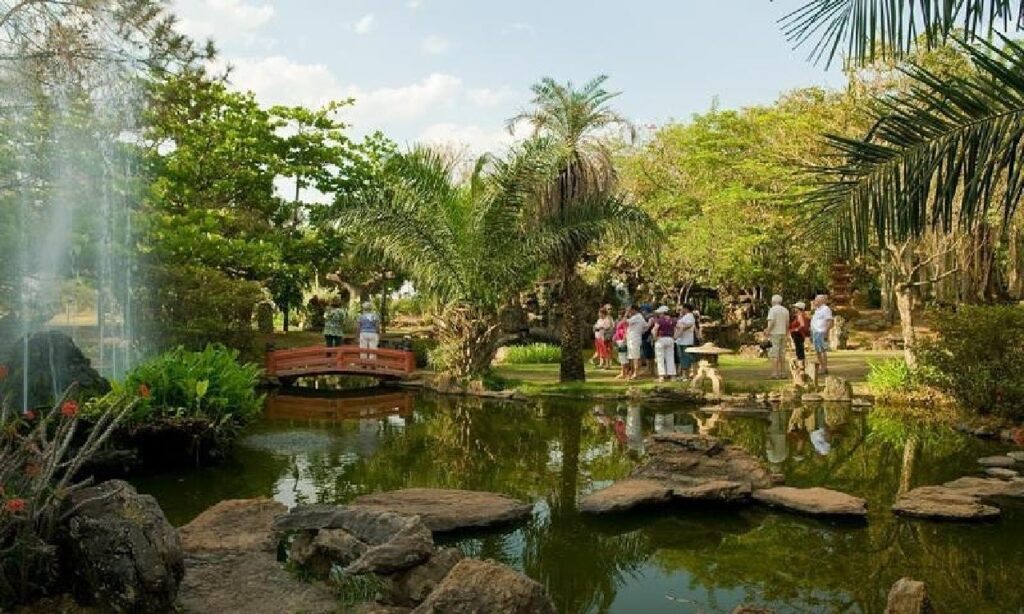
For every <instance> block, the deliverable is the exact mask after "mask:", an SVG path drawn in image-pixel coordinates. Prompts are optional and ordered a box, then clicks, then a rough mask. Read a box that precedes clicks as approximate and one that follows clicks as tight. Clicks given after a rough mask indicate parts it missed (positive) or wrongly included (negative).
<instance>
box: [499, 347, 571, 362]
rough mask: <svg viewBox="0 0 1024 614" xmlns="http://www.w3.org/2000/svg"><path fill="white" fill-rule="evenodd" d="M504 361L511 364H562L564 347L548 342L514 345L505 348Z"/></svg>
mask: <svg viewBox="0 0 1024 614" xmlns="http://www.w3.org/2000/svg"><path fill="white" fill-rule="evenodd" d="M504 361H505V363H506V364H510V365H547V364H560V363H561V362H562V348H560V347H558V346H557V345H551V344H548V343H531V344H530V345H512V346H509V347H507V348H505V358H504Z"/></svg>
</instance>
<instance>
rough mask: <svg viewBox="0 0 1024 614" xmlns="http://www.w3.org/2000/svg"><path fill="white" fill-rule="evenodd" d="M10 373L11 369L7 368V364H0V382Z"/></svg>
mask: <svg viewBox="0 0 1024 614" xmlns="http://www.w3.org/2000/svg"><path fill="white" fill-rule="evenodd" d="M10 374H11V370H10V369H8V368H7V365H0V382H2V381H4V380H5V379H7V376H8V375H10Z"/></svg>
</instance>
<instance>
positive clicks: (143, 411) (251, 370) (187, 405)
mask: <svg viewBox="0 0 1024 614" xmlns="http://www.w3.org/2000/svg"><path fill="white" fill-rule="evenodd" d="M260 371H261V370H260V368H259V367H258V366H256V365H253V364H248V363H246V364H243V363H240V362H239V361H238V352H237V351H235V350H229V349H227V348H225V347H224V346H222V345H208V346H207V347H206V348H205V349H204V350H203V351H201V352H190V351H188V350H186V349H185V348H183V347H178V348H175V349H173V350H171V351H169V352H165V353H163V354H160V355H159V356H156V357H154V358H152V359H150V360H148V361H146V362H145V363H143V364H141V365H139V366H138V367H136V368H135V369H133V370H132V371H131V372H130V373H129V374H128V376H127V378H126V379H125V382H124V384H123V385H122V386H121V388H122V389H123V390H127V391H136V392H138V393H139V395H140V396H141V397H142V400H141V401H140V402H139V403H138V404H137V405H136V406H135V407H134V409H133V411H132V412H131V413H129V415H128V416H127V419H126V425H127V426H128V427H139V426H146V425H152V424H154V423H161V422H173V421H197V422H200V423H204V424H206V425H208V426H209V428H211V429H213V431H214V434H215V436H216V438H217V439H218V440H219V441H220V442H221V443H225V442H227V441H230V440H231V439H233V438H234V436H235V435H236V434H237V433H238V432H239V431H240V430H241V428H242V427H244V426H245V425H247V424H249V423H250V422H251V421H253V420H254V419H255V418H256V417H258V416H259V415H260V412H261V411H262V409H263V395H261V394H258V393H257V391H256V386H257V385H258V384H259V378H260ZM115 392H116V389H115ZM95 405H96V408H95V409H93V408H90V412H92V411H96V410H101V409H102V408H103V406H104V402H103V400H101V401H100V402H98V403H96V404H95Z"/></svg>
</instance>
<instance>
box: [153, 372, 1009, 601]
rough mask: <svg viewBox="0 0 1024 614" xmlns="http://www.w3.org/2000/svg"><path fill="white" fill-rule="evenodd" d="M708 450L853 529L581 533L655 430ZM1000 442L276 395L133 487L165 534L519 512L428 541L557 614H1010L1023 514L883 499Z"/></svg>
mask: <svg viewBox="0 0 1024 614" xmlns="http://www.w3.org/2000/svg"><path fill="white" fill-rule="evenodd" d="M667 431H681V432H689V433H694V432H702V433H710V434H714V435H719V436H724V437H728V438H729V439H731V440H732V441H733V442H734V443H737V444H738V445H741V446H743V447H744V448H746V449H747V450H748V451H750V452H752V453H755V454H757V455H760V456H761V457H763V458H764V459H765V460H766V461H768V462H769V463H770V464H771V466H772V467H773V469H774V470H775V471H778V472H780V473H783V474H784V475H785V479H786V483H787V484H790V485H795V486H826V487H830V488H835V489H838V490H842V491H844V492H848V493H851V494H855V495H859V496H862V497H865V498H866V499H867V500H868V502H869V506H870V510H871V513H870V517H869V518H868V520H867V522H837V521H822V520H818V519H814V518H808V517H803V516H799V515H793V514H787V513H782V512H775V511H770V510H765V509H762V508H758V507H743V508H732V507H694V506H685V507H682V506H680V507H677V508H675V509H673V510H670V511H663V512H658V513H654V512H645V513H631V514H627V515H622V516H616V517H606V518H599V519H594V518H588V517H583V516H581V515H580V514H578V513H577V512H576V503H577V501H578V499H579V498H580V496H581V495H583V494H585V493H587V492H588V491H590V490H593V489H595V488H599V487H601V486H604V485H607V484H609V483H610V482H611V481H612V480H615V479H617V478H621V477H624V476H626V475H627V474H628V473H629V471H630V469H631V468H632V467H633V465H634V463H635V462H636V459H637V458H638V456H639V455H640V454H641V453H642V451H643V441H644V436H645V435H648V434H650V433H653V432H667ZM1005 449H1006V448H1005V447H1000V446H999V445H998V444H993V443H989V442H984V441H980V440H977V439H974V438H971V437H967V436H963V435H960V434H958V433H955V432H953V431H952V430H949V429H943V428H926V427H922V426H920V425H916V426H912V425H910V424H907V423H904V422H902V421H900V420H898V419H896V418H893V417H892V415H891V413H889V412H885V411H881V410H876V411H872V412H869V413H864V412H853V411H850V410H849V409H843V408H829V409H821V408H819V409H817V410H814V409H810V408H797V409H784V410H778V411H774V412H771V413H767V412H766V413H763V414H761V415H746V416H734V415H724V414H715V413H707V412H702V411H699V410H695V409H694V408H684V407H673V406H666V405H652V406H640V405H626V404H621V405H619V404H615V403H611V404H608V403H605V404H596V403H592V402H591V403H575V402H566V401H543V402H540V403H538V404H515V403H499V402H484V401H480V400H477V399H450V398H440V397H436V396H433V395H427V394H419V393H406V392H397V393H389V394H378V395H372V396H367V393H363V396H361V397H360V396H353V395H352V394H349V395H346V396H334V397H326V398H317V397H308V396H276V397H271V398H270V399H268V402H267V412H266V415H265V416H264V418H263V419H262V420H261V422H260V423H259V424H257V425H256V426H255V427H254V428H253V429H252V430H251V431H250V432H249V433H248V434H247V436H246V437H244V438H243V439H242V440H241V442H240V443H239V445H238V446H237V448H236V450H235V452H234V455H233V457H232V458H231V459H230V461H228V462H226V463H224V464H221V465H218V466H215V467H209V468H204V469H197V470H189V471H182V472H180V473H171V474H161V475H158V476H150V477H146V478H140V479H137V480H135V483H136V485H137V486H138V487H139V489H140V490H141V491H143V492H148V493H151V494H153V495H155V496H156V497H157V499H158V500H159V502H160V504H161V505H162V506H163V508H164V510H165V511H166V512H167V514H168V516H169V518H170V519H171V522H173V523H175V524H177V525H180V524H184V523H186V522H188V521H189V520H190V519H191V518H193V517H194V516H196V515H197V514H198V513H199V512H201V511H202V510H204V509H205V508H207V507H208V506H210V505H212V504H214V503H216V502H217V501H219V500H222V499H230V498H246V497H255V496H272V497H274V498H275V499H277V500H279V501H281V502H283V503H285V504H287V505H289V506H292V505H295V504H298V503H306V502H330V503H343V502H346V501H348V500H350V499H352V498H353V497H356V496H358V495H360V494H364V493H369V492H374V491H378V490H389V489H397V488H404V487H412V486H421V487H443V488H466V489H474V490H491V491H497V492H502V493H507V494H509V495H512V496H515V497H518V498H521V499H523V500H527V501H531V502H534V503H535V506H534V513H533V515H532V517H531V518H530V519H529V521H527V522H526V523H524V524H521V525H518V526H515V527H511V528H506V529H503V530H498V531H488V532H475V533H472V534H466V535H456V536H452V537H451V538H446V540H445V541H450V542H453V543H454V544H456V545H457V546H458V547H460V548H462V549H463V550H465V551H466V552H467V553H469V554H471V555H472V556H478V557H486V558H493V559H496V560H499V561H503V562H505V563H508V564H510V565H512V566H514V567H516V568H517V569H520V570H522V571H524V572H525V573H526V574H527V575H529V576H530V577H532V578H534V579H536V580H538V581H540V582H542V583H543V584H544V585H546V586H547V587H548V590H549V591H550V593H551V596H552V598H553V599H554V601H555V603H556V605H557V606H558V609H559V611H561V612H569V613H576V612H629V613H631V614H639V613H642V612H730V611H731V610H732V608H733V607H735V606H736V605H738V604H740V603H751V602H752V603H757V604H761V605H767V606H769V607H772V608H774V609H776V610H777V611H779V612H881V611H882V610H883V609H884V605H885V599H886V594H887V592H888V589H889V587H890V586H891V585H892V584H893V582H895V581H896V580H897V579H899V578H900V577H902V576H912V577H914V578H916V579H920V580H924V581H926V582H927V584H928V587H929V590H930V592H931V594H932V597H933V599H934V601H935V603H936V604H937V605H938V611H939V612H993V613H995V612H999V613H1004V612H1021V611H1024V582H1022V581H1021V570H1024V508H1022V507H1014V506H1008V507H1004V514H1003V517H1002V518H1001V519H1000V520H998V521H996V522H992V523H983V524H962V523H939V522H928V521H920V520H906V519H900V518H897V517H895V516H894V515H892V514H891V513H890V512H889V510H888V508H889V505H890V504H891V502H892V501H893V499H894V497H895V496H896V494H897V492H899V491H900V489H901V488H912V487H914V486H920V485H926V484H934V483H940V482H943V481H947V480H950V479H954V478H957V477H960V476H962V475H970V474H973V473H976V472H977V465H976V462H975V461H976V459H977V458H978V457H980V456H983V455H987V454H993V453H999V452H1002V451H1005Z"/></svg>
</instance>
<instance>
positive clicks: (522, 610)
mask: <svg viewBox="0 0 1024 614" xmlns="http://www.w3.org/2000/svg"><path fill="white" fill-rule="evenodd" d="M555 611H556V610H555V605H554V604H553V603H552V602H551V598H550V597H549V596H548V594H547V591H546V590H544V586H543V585H541V584H539V583H538V582H536V581H534V580H531V579H530V578H527V577H526V576H524V575H523V574H521V573H518V572H516V571H514V570H512V569H510V568H509V567H506V566H505V565H501V564H500V563H496V562H494V561H478V560H475V559H463V560H462V561H459V563H458V564H456V565H455V567H453V568H452V570H451V571H450V572H448V575H447V576H445V578H444V580H442V581H441V583H440V584H438V585H437V588H435V589H434V591H433V592H432V593H430V596H429V597H427V599H426V600H425V601H424V602H423V603H422V604H420V606H419V607H417V608H416V609H415V610H413V612H414V613H416V614H477V613H479V612H502V614H555Z"/></svg>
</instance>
